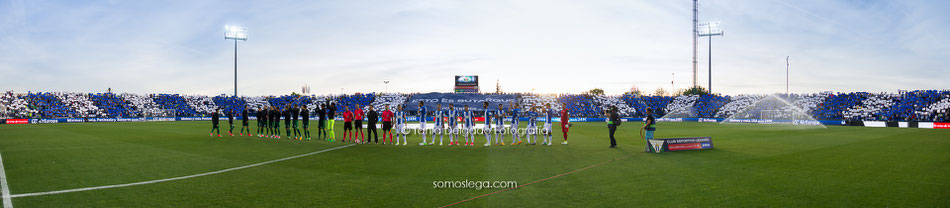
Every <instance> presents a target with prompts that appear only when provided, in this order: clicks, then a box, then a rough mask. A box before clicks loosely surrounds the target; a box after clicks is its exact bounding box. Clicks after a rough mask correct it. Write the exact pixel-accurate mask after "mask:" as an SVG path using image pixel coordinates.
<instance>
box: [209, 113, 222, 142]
mask: <svg viewBox="0 0 950 208" xmlns="http://www.w3.org/2000/svg"><path fill="white" fill-rule="evenodd" d="M215 131H218V137H221V129H218V111H217V110H215V111H214V113H211V136H212V137H214V132H215Z"/></svg>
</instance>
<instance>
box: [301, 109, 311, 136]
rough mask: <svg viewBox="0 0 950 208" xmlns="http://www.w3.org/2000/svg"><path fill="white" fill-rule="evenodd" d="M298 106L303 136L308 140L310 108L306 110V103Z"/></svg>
mask: <svg viewBox="0 0 950 208" xmlns="http://www.w3.org/2000/svg"><path fill="white" fill-rule="evenodd" d="M300 108H301V109H300V119H302V120H303V137H304V139H305V140H307V141H310V110H307V105H303V106H300Z"/></svg>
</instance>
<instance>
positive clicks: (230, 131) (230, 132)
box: [228, 110, 234, 136]
mask: <svg viewBox="0 0 950 208" xmlns="http://www.w3.org/2000/svg"><path fill="white" fill-rule="evenodd" d="M228 125H229V126H231V128H230V129H228V135H230V136H234V133H233V132H234V110H228Z"/></svg>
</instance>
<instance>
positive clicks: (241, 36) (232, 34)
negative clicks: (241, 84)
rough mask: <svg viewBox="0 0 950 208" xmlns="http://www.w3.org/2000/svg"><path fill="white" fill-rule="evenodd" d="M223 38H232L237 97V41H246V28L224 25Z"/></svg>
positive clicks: (235, 93) (235, 94)
mask: <svg viewBox="0 0 950 208" xmlns="http://www.w3.org/2000/svg"><path fill="white" fill-rule="evenodd" d="M224 39H225V40H234V97H237V96H238V95H237V63H238V62H237V59H238V55H237V54H238V53H237V41H238V40H240V41H247V28H246V27H241V26H233V25H225V26H224Z"/></svg>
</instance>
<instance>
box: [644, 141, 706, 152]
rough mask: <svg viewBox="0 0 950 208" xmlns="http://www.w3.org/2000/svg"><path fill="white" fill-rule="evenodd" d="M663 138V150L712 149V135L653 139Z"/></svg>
mask: <svg viewBox="0 0 950 208" xmlns="http://www.w3.org/2000/svg"><path fill="white" fill-rule="evenodd" d="M655 140H663V142H662V145H663V149H662V150H663V151H665V152H670V151H683V150H702V149H712V148H713V142H712V137H687V138H668V139H655Z"/></svg>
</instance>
